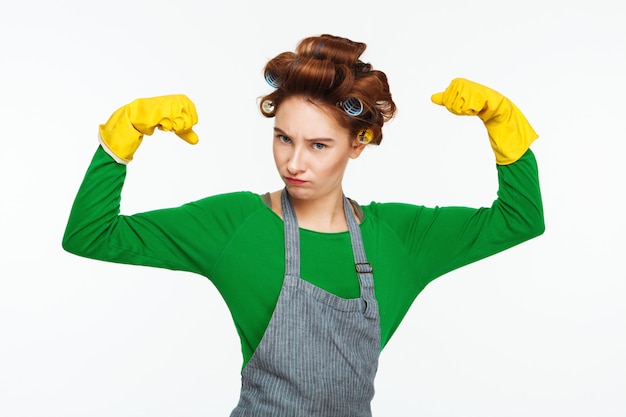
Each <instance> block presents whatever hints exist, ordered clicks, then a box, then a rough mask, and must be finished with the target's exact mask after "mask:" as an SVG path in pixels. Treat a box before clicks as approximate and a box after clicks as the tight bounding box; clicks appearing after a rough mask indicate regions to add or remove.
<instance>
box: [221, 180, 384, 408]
mask: <svg viewBox="0 0 626 417" xmlns="http://www.w3.org/2000/svg"><path fill="white" fill-rule="evenodd" d="M281 204H282V210H283V220H284V224H285V278H284V282H283V286H282V289H281V292H280V296H279V298H278V302H277V304H276V308H275V309H274V312H273V314H272V318H271V320H270V323H269V325H268V327H267V329H266V331H265V334H264V335H263V338H262V340H261V343H260V344H259V346H258V347H257V349H256V350H255V352H254V354H253V355H252V358H251V359H250V361H249V362H248V364H247V365H246V367H245V369H244V370H243V372H242V376H241V381H242V386H241V396H240V399H239V403H238V404H237V407H236V408H235V409H234V410H233V412H232V414H231V417H241V416H247V417H369V416H371V415H372V413H371V408H370V402H371V400H372V398H373V396H374V377H375V375H376V371H377V368H378V356H379V352H380V323H379V315H378V304H377V302H376V298H375V296H374V281H373V275H372V268H371V266H370V264H369V263H368V262H367V259H366V257H365V249H364V247H363V240H362V238H361V231H360V229H359V225H358V224H357V222H356V219H355V218H354V215H353V213H352V210H351V208H350V204H349V202H348V200H347V199H346V198H345V197H344V211H345V216H346V221H347V223H348V229H349V232H350V238H351V241H352V251H353V253H354V261H355V268H356V272H357V276H358V280H359V285H360V289H361V295H360V297H359V298H354V299H345V298H341V297H338V296H336V295H334V294H331V293H329V292H327V291H325V290H323V289H322V288H319V287H316V286H314V285H313V284H311V283H309V282H307V281H305V280H303V279H301V278H300V234H299V228H298V221H297V219H296V215H295V212H294V209H293V205H292V203H291V200H290V198H289V195H288V193H287V192H286V191H285V190H283V193H282V196H281ZM320 262H324V260H323V259H320Z"/></svg>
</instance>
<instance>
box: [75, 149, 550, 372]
mask: <svg viewBox="0 0 626 417" xmlns="http://www.w3.org/2000/svg"><path fill="white" fill-rule="evenodd" d="M497 171H498V183H499V189H498V198H497V199H496V200H495V201H494V203H493V205H492V206H491V207H490V208H478V209H474V208H467V207H434V208H427V207H423V206H417V205H410V204H400V203H371V204H369V205H366V206H362V209H363V213H364V218H363V220H362V222H361V224H360V228H361V233H362V235H363V242H364V245H365V251H366V253H367V258H368V261H369V262H370V263H371V264H372V266H373V268H374V284H375V291H376V298H377V300H378V305H379V310H380V326H381V349H382V348H383V347H384V346H385V344H386V343H387V342H388V341H389V339H390V337H391V335H392V334H393V333H394V331H395V330H396V329H397V327H398V325H399V324H400V322H401V320H402V318H403V317H404V315H405V314H406V312H407V310H408V309H409V307H410V305H411V303H412V302H413V301H414V300H415V298H416V297H417V295H418V294H419V293H420V291H422V289H424V287H425V286H426V285H427V284H428V283H429V282H431V281H432V280H433V279H435V278H437V277H439V276H441V275H443V274H445V273H447V272H449V271H452V270H453V269H456V268H459V267H461V266H463V265H467V264H469V263H471V262H474V261H476V260H479V259H482V258H485V257H487V256H490V255H492V254H495V253H497V252H500V251H502V250H504V249H507V248H510V247H511V246H514V245H516V244H519V243H521V242H523V241H525V240H528V239H531V238H533V237H535V236H537V235H539V234H541V233H542V232H543V230H544V223H543V208H542V202H541V194H540V188H539V181H538V175H537V165H536V161H535V157H534V155H533V153H532V152H531V151H530V150H528V151H527V152H526V154H525V155H524V156H523V157H522V158H521V159H519V160H518V161H516V162H515V163H513V164H510V165H505V166H500V165H499V166H497ZM125 177H126V166H125V165H121V164H118V163H116V162H115V161H114V160H113V159H112V158H111V157H110V156H109V155H108V154H106V153H105V152H104V150H103V149H102V148H98V150H97V152H96V154H95V155H94V158H93V160H92V162H91V165H90V166H89V169H88V170H87V173H86V175H85V178H84V180H83V183H82V185H81V187H80V189H79V191H78V195H77V196H76V200H75V201H74V205H73V207H72V211H71V214H70V218H69V221H68V224H67V228H66V231H65V235H64V238H63V247H64V248H65V250H67V251H69V252H71V253H74V254H77V255H80V256H84V257H89V258H94V259H100V260H104V261H111V262H118V263H126V264H134V265H146V266H153V267H158V268H168V269H173V270H182V271H189V272H194V273H197V274H200V275H203V276H205V277H207V278H208V279H209V280H211V282H212V283H213V284H214V285H215V287H216V288H217V290H218V291H219V292H220V294H221V295H222V297H223V298H224V300H225V302H226V304H227V305H228V308H229V309H230V312H231V314H232V318H233V320H234V323H235V326H236V328H237V331H238V334H239V336H240V338H241V345H242V353H243V362H244V365H245V364H246V363H247V361H248V360H249V359H250V357H251V355H252V354H253V352H254V350H255V349H256V347H257V345H258V344H259V342H260V340H261V337H262V336H263V334H264V332H265V329H266V327H267V324H268V323H269V320H270V317H271V314H272V312H273V309H274V306H275V305H276V301H277V299H278V294H279V292H280V289H281V285H282V281H283V276H284V270H285V264H284V248H285V246H284V241H283V237H284V234H283V232H284V231H283V222H282V220H281V218H280V217H279V216H277V215H276V214H275V213H274V212H273V211H272V210H271V209H270V208H269V207H268V206H267V205H266V204H265V203H264V202H263V200H262V198H261V196H259V195H258V194H254V193H251V192H234V193H229V194H221V195H216V196H211V197H207V198H204V199H202V200H199V201H195V202H192V203H188V204H185V205H183V206H181V207H176V208H168V209H162V210H155V211H149V212H145V213H138V214H134V215H131V216H127V215H120V201H121V192H122V187H123V184H124V179H125ZM301 275H302V278H303V279H305V280H308V281H310V282H311V283H313V284H315V285H317V286H319V287H321V288H323V289H325V290H327V291H329V292H331V293H334V294H336V295H338V296H341V297H344V298H354V297H358V296H359V285H358V278H357V276H356V272H355V269H354V259H353V255H352V248H351V244H350V236H349V233H348V232H347V231H346V232H342V233H319V232H314V231H310V230H304V229H301Z"/></svg>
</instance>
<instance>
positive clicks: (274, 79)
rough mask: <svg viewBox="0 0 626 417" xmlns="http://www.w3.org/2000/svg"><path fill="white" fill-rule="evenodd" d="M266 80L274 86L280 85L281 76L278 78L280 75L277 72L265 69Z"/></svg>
mask: <svg viewBox="0 0 626 417" xmlns="http://www.w3.org/2000/svg"><path fill="white" fill-rule="evenodd" d="M265 81H266V82H267V83H268V84H269V85H270V87H272V88H278V87H280V78H278V75H276V73H275V72H274V71H272V70H267V71H265Z"/></svg>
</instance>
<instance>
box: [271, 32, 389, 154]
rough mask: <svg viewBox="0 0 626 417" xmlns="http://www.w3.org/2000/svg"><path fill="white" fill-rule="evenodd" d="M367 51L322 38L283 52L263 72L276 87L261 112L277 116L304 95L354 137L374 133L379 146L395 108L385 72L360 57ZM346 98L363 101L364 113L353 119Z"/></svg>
mask: <svg viewBox="0 0 626 417" xmlns="http://www.w3.org/2000/svg"><path fill="white" fill-rule="evenodd" d="M365 48H366V45H365V44H364V43H360V42H354V41H351V40H349V39H346V38H341V37H337V36H333V35H321V36H313V37H309V38H305V39H303V40H301V41H300V42H299V43H298V46H297V48H296V51H295V53H294V52H283V53H281V54H278V55H277V56H276V57H274V58H273V59H271V60H270V61H269V62H268V63H267V64H266V65H265V68H264V72H265V75H266V78H267V77H268V76H269V78H272V79H274V80H276V85H277V88H276V90H274V91H273V92H272V93H271V94H268V95H266V96H264V97H262V98H261V101H260V108H261V113H263V115H264V116H266V117H273V116H274V114H275V110H276V109H277V108H278V107H279V106H280V103H281V102H283V101H284V100H285V99H286V98H288V97H290V96H294V95H301V96H305V97H307V98H309V99H311V100H313V101H314V102H317V103H318V104H321V105H325V106H326V107H327V108H328V109H329V110H330V111H331V114H332V115H333V116H335V117H336V119H337V120H338V122H339V123H340V124H341V125H342V126H344V127H346V128H347V129H348V130H350V131H351V133H352V134H353V135H354V136H355V137H356V135H357V133H358V132H359V131H362V130H363V129H367V128H369V129H371V130H372V132H373V134H374V138H373V140H372V142H371V143H373V144H376V145H378V144H380V142H381V141H382V138H383V134H382V126H383V124H384V123H385V122H387V121H389V120H390V119H391V118H392V117H393V116H394V114H395V111H396V105H395V103H394V102H393V100H392V99H391V92H390V91H389V84H388V82H387V76H386V75H385V73H384V72H382V71H378V70H374V69H372V66H371V65H370V64H367V63H364V62H362V61H361V60H360V59H359V57H360V56H361V54H362V53H363V51H365ZM347 99H358V100H360V102H361V104H362V105H363V111H362V112H361V114H359V115H358V116H351V115H349V114H348V113H347V112H346V111H345V110H344V109H343V107H342V103H343V102H344V101H346V100H347ZM268 103H271V106H270V107H269V108H268V107H266V106H267V104H268Z"/></svg>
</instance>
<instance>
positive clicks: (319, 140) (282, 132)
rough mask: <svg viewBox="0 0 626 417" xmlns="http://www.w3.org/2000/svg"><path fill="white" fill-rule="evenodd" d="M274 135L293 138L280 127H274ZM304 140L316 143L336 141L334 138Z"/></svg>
mask: <svg viewBox="0 0 626 417" xmlns="http://www.w3.org/2000/svg"><path fill="white" fill-rule="evenodd" d="M274 133H276V134H279V135H283V136H287V137H289V138H290V137H291V136H289V135H288V134H287V133H286V132H285V131H284V130H282V129H281V128H279V127H276V126H274ZM304 140H307V141H314V142H334V141H335V139H334V138H306V139H304Z"/></svg>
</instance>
